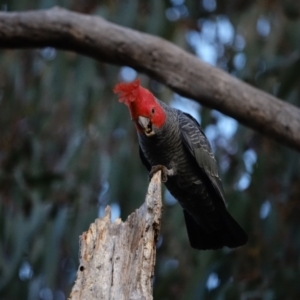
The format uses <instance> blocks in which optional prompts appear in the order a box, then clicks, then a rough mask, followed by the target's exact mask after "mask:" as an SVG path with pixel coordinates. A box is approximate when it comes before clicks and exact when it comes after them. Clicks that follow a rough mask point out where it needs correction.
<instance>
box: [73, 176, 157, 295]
mask: <svg viewBox="0 0 300 300" xmlns="http://www.w3.org/2000/svg"><path fill="white" fill-rule="evenodd" d="M160 174H161V173H160V171H159V172H157V173H156V174H155V175H154V176H153V177H152V180H151V182H150V184H149V188H148V193H147V196H146V200H145V203H144V204H143V205H142V206H141V207H140V208H139V209H138V210H136V211H135V212H134V213H132V214H131V215H130V216H129V217H128V219H127V220H126V222H122V221H121V220H120V219H117V220H116V221H115V222H114V223H111V216H110V207H107V208H106V211H105V216H104V217H103V218H101V219H97V220H96V221H95V222H94V223H93V224H91V226H90V228H89V230H88V231H87V232H84V233H83V234H82V236H81V237H80V246H81V250H80V265H79V268H78V272H77V279H76V282H75V285H74V286H73V289H72V292H71V295H70V298H69V300H93V299H97V300H98V299H99V300H106V299H107V300H108V299H110V300H113V299H115V300H122V299H124V300H125V299H126V300H130V299H132V300H133V299H136V300H142V299H144V300H148V299H152V298H153V297H152V279H153V272H154V265H155V256H156V242H157V238H158V234H159V230H160V219H161V212H162V202H161V179H160Z"/></svg>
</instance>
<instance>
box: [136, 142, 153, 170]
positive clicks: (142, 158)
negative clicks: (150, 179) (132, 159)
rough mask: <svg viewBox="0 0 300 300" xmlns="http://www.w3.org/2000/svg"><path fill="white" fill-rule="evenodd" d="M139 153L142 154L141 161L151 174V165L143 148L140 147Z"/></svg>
mask: <svg viewBox="0 0 300 300" xmlns="http://www.w3.org/2000/svg"><path fill="white" fill-rule="evenodd" d="M139 153H140V158H141V161H142V163H143V165H144V166H145V167H146V169H147V170H148V171H149V172H150V170H151V165H150V163H149V162H148V160H147V158H146V157H145V155H144V153H143V151H142V149H141V146H139Z"/></svg>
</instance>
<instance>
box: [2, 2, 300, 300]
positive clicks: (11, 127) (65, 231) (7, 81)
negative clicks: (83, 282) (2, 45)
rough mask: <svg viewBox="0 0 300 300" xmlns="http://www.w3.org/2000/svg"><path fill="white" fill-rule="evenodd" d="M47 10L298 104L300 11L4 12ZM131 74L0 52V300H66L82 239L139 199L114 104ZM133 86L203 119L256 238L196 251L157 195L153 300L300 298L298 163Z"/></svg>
mask: <svg viewBox="0 0 300 300" xmlns="http://www.w3.org/2000/svg"><path fill="white" fill-rule="evenodd" d="M55 5H59V6H62V7H64V8H67V9H70V10H74V11H78V12H82V13H87V14H94V15H99V16H102V17H104V18H106V19H108V20H110V21H112V22H115V23H117V24H120V25H124V26H128V27H131V28H135V29H138V30H140V31H143V32H148V33H151V34H154V35H158V36H161V37H163V38H165V39H167V40H170V41H172V42H174V43H176V44H177V45H178V46H180V47H182V48H185V49H186V50H187V51H190V52H192V53H195V55H197V56H199V58H201V59H204V60H206V61H207V62H209V63H211V64H213V65H215V66H218V67H220V68H222V69H224V70H226V71H228V72H229V73H230V74H232V75H233V76H236V77H238V78H241V79H242V80H244V81H246V82H248V83H250V84H251V85H253V86H256V87H258V88H260V89H263V90H265V91H267V92H269V93H271V94H273V95H275V96H277V97H279V98H281V99H283V100H284V101H288V102H290V103H293V104H295V105H298V106H299V104H300V2H299V1H293V0H268V1H267V0H260V1H250V0H244V1H238V0H227V1H223V0H219V1H216V0H202V1H192V0H186V1H184V0H172V1H167V0H164V1H163V0H148V1H146V0H144V1H137V0H127V1H125V0H122V1H121V0H120V1H117V0H110V1H109V0H107V1H104V0H103V1H100V0H99V1H96V0H86V1H83V0H65V1H64V0H61V1H59V0H57V1H55V0H27V1H25V0H24V1H21V0H6V1H5V0H4V1H3V0H1V1H0V9H1V10H2V11H15V10H19V11H24V10H28V9H41V8H50V7H53V6H55ZM136 76H137V74H136V72H135V71H134V70H132V69H130V68H128V67H126V66H123V67H121V68H120V67H117V66H111V65H108V64H105V63H102V62H101V63H100V62H97V61H94V60H92V59H90V58H87V57H83V56H80V55H77V54H75V53H71V52H61V51H56V50H55V49H52V48H45V49H33V50H17V51H16V50H5V51H4V50H1V51H0V299H2V300H11V299H13V300H14V299H29V300H31V299H33V300H34V299H41V300H64V299H67V297H68V295H69V293H70V289H71V287H72V285H73V282H74V279H75V277H76V271H77V267H78V250H79V249H78V237H79V235H80V234H81V233H82V232H83V231H86V230H87V229H88V226H89V224H90V223H91V222H93V221H94V219H95V218H97V217H98V216H101V215H102V214H103V211H104V208H105V206H106V205H110V206H111V207H112V212H113V218H116V217H118V216H119V215H120V216H121V218H122V219H123V220H125V219H126V217H127V216H128V214H130V213H131V212H133V210H134V209H136V208H137V207H139V206H140V205H141V204H142V202H143V201H144V197H145V193H146V189H147V184H148V180H147V178H148V177H147V172H146V170H145V169H144V167H143V166H142V164H141V162H140V160H139V156H138V147H137V144H138V143H137V138H136V133H135V128H134V126H133V124H132V123H131V121H130V118H129V114H128V111H127V108H126V107H125V106H124V105H121V104H119V103H118V101H117V97H116V96H115V95H114V94H113V93H112V88H113V86H114V85H115V84H116V83H117V82H118V81H128V80H129V81H130V80H132V79H134V78H135V77H136ZM139 77H140V78H141V79H142V83H143V85H144V86H146V87H148V88H149V89H150V90H151V91H152V92H153V93H155V95H156V96H157V97H158V98H160V99H162V100H164V101H165V102H167V103H169V104H171V105H174V106H176V107H180V108H183V109H186V110H187V111H189V112H190V113H193V114H194V116H195V117H197V118H198V120H200V121H201V124H202V126H203V128H204V130H205V132H206V134H207V136H208V138H209V140H210V142H211V144H212V146H213V148H214V150H215V153H216V157H217V160H218V164H219V169H220V174H221V177H222V178H223V183H224V188H225V194H226V197H227V201H228V209H229V210H230V212H231V213H232V214H233V215H234V216H235V218H236V219H237V220H238V221H239V222H240V224H242V226H243V227H244V228H245V230H246V231H247V232H248V233H249V236H250V241H249V243H248V245H247V246H245V247H242V248H240V249H237V250H229V249H223V250H219V251H202V252H200V251H196V250H193V249H192V248H190V246H189V243H188V240H187V236H186V231H185V226H184V220H183V216H182V212H181V209H180V206H179V205H178V204H176V203H175V202H174V201H173V199H172V198H170V196H169V195H168V194H164V196H165V197H164V198H165V200H164V213H163V221H162V231H161V237H160V240H159V243H158V250H157V264H156V270H155V281H154V298H155V299H175V300H176V299H230V300H231V299H232V300H235V299H242V300H250V299H251V300H252V299H255V300H256V299H264V300H271V299H300V284H299V280H300V257H299V251H300V231H299V225H300V199H299V198H300V163H299V154H298V153H296V152H295V151H293V150H290V149H288V148H286V147H283V146H281V145H280V143H276V142H273V141H272V140H270V139H268V138H267V137H263V136H261V135H260V134H259V133H257V132H254V131H253V130H250V129H248V128H245V127H244V126H241V125H239V124H238V123H237V122H236V121H235V120H233V119H231V118H229V117H226V116H224V115H222V114H220V113H218V112H217V111H214V110H210V109H207V108H205V107H202V106H199V105H197V104H196V103H195V102H191V101H190V100H187V99H183V98H182V97H180V96H178V95H175V94H174V93H173V92H172V91H171V90H170V89H168V88H166V87H165V86H163V85H161V84H159V83H158V82H155V81H153V80H152V79H151V78H148V77H147V76H145V75H139ZM299 134H300V133H299Z"/></svg>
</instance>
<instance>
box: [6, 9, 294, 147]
mask: <svg viewBox="0 0 300 300" xmlns="http://www.w3.org/2000/svg"><path fill="white" fill-rule="evenodd" d="M45 46H52V47H56V48H58V49H64V50H71V51H75V52H78V53H81V54H84V55H88V56H90V57H93V58H95V59H97V60H101V61H104V62H109V63H113V64H118V65H127V66H131V67H133V68H135V69H137V70H139V71H142V72H145V73H147V74H149V75H150V76H151V77H153V78H155V79H156V80H158V81H160V82H162V83H164V84H166V85H167V86H169V87H170V88H172V89H173V90H174V91H176V92H177V93H179V94H181V95H183V96H186V97H188V98H192V99H195V100H196V101H198V102H199V103H201V104H203V105H206V106H208V107H211V108H214V109H217V110H219V111H221V112H223V113H225V114H227V115H229V116H231V117H233V118H235V119H237V120H238V121H240V122H241V123H243V124H245V125H247V126H249V127H251V128H253V129H255V130H257V131H259V132H260V133H263V134H265V135H267V136H269V137H271V138H273V139H275V140H277V141H278V142H280V143H283V144H285V145H288V146H290V147H292V148H294V149H297V150H298V151H300V134H299V132H300V109H299V108H297V107H296V106H293V105H291V104H289V103H286V102H283V101H281V100H279V99H277V98H275V97H273V96H271V95H270V94H267V93H265V92H263V91H260V90H258V89H256V88H253V87H251V86H250V85H248V84H246V83H244V82H242V81H240V80H238V79H236V78H234V77H232V76H230V75H228V74H227V73H225V72H224V71H222V70H219V69H217V68H215V67H212V66H209V65H207V64H206V63H204V62H202V61H201V60H199V59H198V58H197V57H195V56H193V55H191V54H189V53H187V52H186V51H184V50H182V49H180V48H178V47H177V46H175V45H173V44H171V43H169V42H167V41H165V40H163V39H161V38H158V37H155V36H151V35H149V34H145V33H140V32H138V31H135V30H132V29H128V28H124V27H121V26H118V25H115V24H112V23H110V22H107V21H105V20H104V19H102V18H100V17H95V16H88V15H83V14H78V13H74V12H69V11H67V10H64V9H58V8H54V9H50V10H44V11H29V12H17V13H6V12H0V47H2V48H26V47H27V48H28V47H30V48H32V47H45Z"/></svg>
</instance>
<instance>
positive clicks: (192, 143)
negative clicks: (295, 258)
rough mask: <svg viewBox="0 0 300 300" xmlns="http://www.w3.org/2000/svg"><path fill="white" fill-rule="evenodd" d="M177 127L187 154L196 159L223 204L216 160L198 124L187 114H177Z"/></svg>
mask: <svg viewBox="0 0 300 300" xmlns="http://www.w3.org/2000/svg"><path fill="white" fill-rule="evenodd" d="M179 127H180V132H181V136H182V141H183V144H184V146H185V147H186V149H187V150H188V152H189V153H190V154H191V155H192V156H193V157H194V158H195V159H196V162H197V164H198V166H199V167H200V169H201V171H202V174H204V177H205V178H206V179H207V183H208V184H210V185H211V186H212V187H213V189H214V191H215V192H216V194H217V196H218V197H220V198H221V199H222V200H223V202H224V203H225V197H224V191H223V186H222V181H221V178H220V177H219V174H218V166H217V162H216V159H215V157H214V155H213V152H212V150H211V147H210V144H209V141H208V140H207V138H206V136H205V134H204V132H203V130H202V129H201V127H200V125H199V123H198V122H197V121H196V120H195V119H194V118H193V117H192V116H191V115H189V114H186V113H179Z"/></svg>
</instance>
